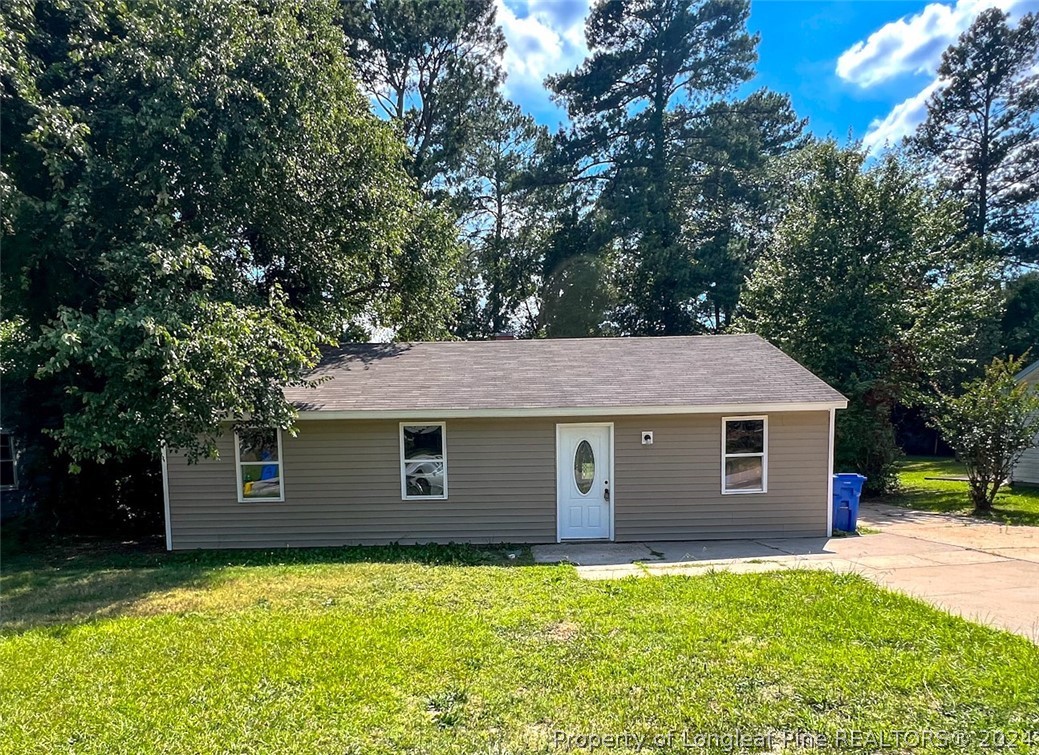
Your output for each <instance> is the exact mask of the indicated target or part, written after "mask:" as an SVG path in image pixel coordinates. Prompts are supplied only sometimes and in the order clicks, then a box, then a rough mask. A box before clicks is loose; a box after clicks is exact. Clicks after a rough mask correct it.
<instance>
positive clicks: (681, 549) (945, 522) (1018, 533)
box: [533, 504, 1039, 643]
mask: <svg viewBox="0 0 1039 755" xmlns="http://www.w3.org/2000/svg"><path fill="white" fill-rule="evenodd" d="M859 524H860V526H865V527H867V528H870V529H874V530H877V531H878V532H877V533H876V534H869V535H862V536H858V537H842V538H786V539H784V538H776V539H769V540H721V541H700V542H675V543H670V542H659V543H598V544H592V543H587V544H585V543H567V544H560V545H539V546H535V547H534V549H533V551H534V560H535V561H537V562H539V563H555V562H559V561H568V562H571V563H573V564H575V566H576V567H577V571H578V573H579V574H580V575H581V576H582V577H585V578H586V579H618V578H622V577H629V576H640V577H641V576H654V575H665V574H690V575H695V574H703V573H706V572H708V571H711V570H721V569H724V570H726V571H732V572H738V573H753V572H765V571H776V570H779V569H828V570H831V571H838V572H854V573H856V574H860V575H862V576H863V577H866V578H868V579H871V580H873V581H874V582H876V583H877V584H879V585H881V586H883V587H887V588H890V589H893V590H899V591H901V592H904V593H906V594H908V595H912V596H914V597H917V598H920V599H922V600H925V601H927V602H928V603H931V604H933V605H935V606H938V607H939V608H943V609H945V610H947V611H950V612H951V613H955V614H958V615H960V616H963V617H964V618H968V619H972V620H974V621H978V622H981V623H983V624H989V625H991V626H995V627H1000V628H1002V629H1007V630H1009V631H1011V632H1015V633H1017V634H1020V635H1023V636H1025V637H1027V638H1028V639H1030V640H1032V641H1033V642H1037V643H1039V527H1004V526H1002V525H998V524H991V523H988V522H980V521H976V520H972V519H967V518H965V517H962V516H952V515H943V514H930V513H925V512H917V511H910V510H907V509H902V508H898V507H894V506H885V505H880V504H865V505H864V506H863V508H862V511H860V513H859Z"/></svg>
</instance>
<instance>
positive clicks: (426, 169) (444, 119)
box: [340, 0, 505, 189]
mask: <svg viewBox="0 0 1039 755" xmlns="http://www.w3.org/2000/svg"><path fill="white" fill-rule="evenodd" d="M340 23H341V24H342V27H343V29H344V31H345V32H346V35H347V38H348V40H349V48H348V49H349V54H350V57H351V59H352V60H353V61H354V65H355V67H356V69H357V73H358V76H359V78H360V81H361V84H362V87H363V89H364V91H365V92H366V93H367V94H368V96H369V97H371V98H372V99H373V100H374V101H375V102H376V103H377V107H378V111H379V112H380V114H381V115H383V116H385V117H387V118H389V119H390V120H392V121H393V122H394V123H396V124H397V125H398V126H399V128H400V129H401V131H402V133H403V134H404V139H405V141H406V142H407V144H408V146H409V147H410V150H411V154H410V158H409V161H408V165H409V170H410V172H411V174H412V175H413V176H414V177H415V178H416V179H417V180H418V181H419V182H420V184H421V185H422V186H423V187H424V188H426V189H431V188H441V187H440V186H439V185H438V183H439V182H441V181H442V180H443V179H444V178H445V177H446V176H447V174H449V173H451V172H452V171H454V170H457V169H458V168H459V166H460V164H461V161H462V160H463V159H464V158H465V155H466V153H467V152H468V151H469V150H470V149H472V148H473V146H474V145H475V143H476V142H477V141H478V140H479V138H480V137H479V135H478V133H477V131H478V129H479V122H480V119H481V117H482V116H483V111H482V107H483V105H484V104H486V103H487V102H488V100H489V99H490V98H491V97H492V96H493V95H494V93H495V91H496V89H497V86H498V85H499V84H500V83H501V81H502V80H503V78H504V73H503V70H502V67H501V58H502V55H503V54H504V52H505V36H504V35H503V34H502V31H501V29H500V28H499V27H498V25H497V24H496V23H495V5H494V2H493V0H342V1H341V14H340Z"/></svg>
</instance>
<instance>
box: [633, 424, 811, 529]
mask: <svg viewBox="0 0 1039 755" xmlns="http://www.w3.org/2000/svg"><path fill="white" fill-rule="evenodd" d="M726 416H732V415H726ZM643 430H652V431H653V436H654V437H653V444H652V445H648V446H644V445H642V436H641V431H643ZM615 433H616V439H615V441H614V443H615V446H616V456H617V458H616V462H615V464H616V469H615V474H616V480H615V485H616V507H617V510H616V514H615V516H616V518H615V520H614V529H615V538H616V539H617V540H621V541H631V540H711V539H730V538H748V537H767V536H783V537H790V536H794V535H825V534H826V526H827V500H828V499H827V495H828V490H829V483H828V479H827V477H828V466H829V437H830V415H829V412H827V411H819V412H789V413H773V414H769V415H768V492H767V493H748V494H739V495H722V493H721V438H722V415H720V414H712V415H694V416H690V417H681V416H667V417H645V418H640V419H636V420H629V419H627V418H624V419H623V420H618V421H617V422H616V423H615Z"/></svg>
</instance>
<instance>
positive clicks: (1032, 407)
mask: <svg viewBox="0 0 1039 755" xmlns="http://www.w3.org/2000/svg"><path fill="white" fill-rule="evenodd" d="M1025 365H1026V362H1025V360H1022V359H1015V358H1014V357H1010V358H1008V359H1006V360H1002V359H995V360H993V361H992V363H991V364H990V365H988V367H986V368H985V374H984V375H983V376H982V377H979V378H975V379H974V380H972V381H970V382H969V383H967V384H966V385H964V386H963V391H962V392H961V393H959V394H958V395H951V394H947V393H941V394H939V395H938V396H937V398H936V399H935V400H934V402H933V416H934V423H935V426H936V427H937V428H938V430H939V431H940V432H941V433H942V437H943V438H944V439H945V441H946V443H948V444H949V445H950V446H952V448H953V450H954V451H955V452H956V458H957V459H959V460H960V461H961V462H962V463H963V465H964V466H965V467H966V468H967V478H968V479H969V480H970V500H971V503H972V504H973V505H974V510H975V511H977V512H979V513H988V512H990V511H992V504H993V503H994V502H995V500H996V495H997V494H998V493H999V491H1000V489H1001V488H1002V487H1003V485H1004V484H1005V483H1006V481H1007V480H1008V479H1010V473H1011V472H1012V471H1013V469H1014V464H1016V463H1017V461H1018V459H1020V458H1021V454H1023V453H1024V452H1025V451H1026V450H1028V449H1029V448H1031V447H1032V446H1033V445H1034V444H1035V442H1036V439H1037V438H1039V390H1036V388H1035V386H1033V385H1030V384H1028V383H1025V382H1018V381H1017V379H1016V378H1015V375H1017V373H1018V372H1020V371H1021V369H1022V368H1023V367H1025Z"/></svg>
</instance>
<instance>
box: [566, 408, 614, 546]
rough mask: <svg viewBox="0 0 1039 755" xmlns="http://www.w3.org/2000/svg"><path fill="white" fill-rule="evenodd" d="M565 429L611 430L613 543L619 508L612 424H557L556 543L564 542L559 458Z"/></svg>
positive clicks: (611, 538) (610, 532)
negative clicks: (602, 428)
mask: <svg viewBox="0 0 1039 755" xmlns="http://www.w3.org/2000/svg"><path fill="white" fill-rule="evenodd" d="M564 427H608V428H609V430H610V433H609V434H610V439H609V444H610V465H609V468H610V500H609V501H608V504H607V506H608V508H609V510H610V525H609V540H610V542H613V540H614V529H613V524H614V517H613V512H614V511H616V506H617V495H616V493H615V492H614V491H615V490H616V487H617V486H616V483H617V480H616V477H615V476H614V474H613V468H614V456H616V453H615V450H614V440H613V439H614V436H615V435H616V433H615V432H614V429H613V423H612V422H557V423H556V464H555V467H556V480H555V484H556V542H557V543H561V542H563V518H562V517H561V516H560V515H559V503H560V496H559V476H560V474H561V471H562V470H561V469H560V467H559V458H560V454H559V451H560V447H561V445H562V442H563V428H564ZM568 542H571V541H569V540H568ZM572 542H580V541H579V540H576V541H572Z"/></svg>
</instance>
